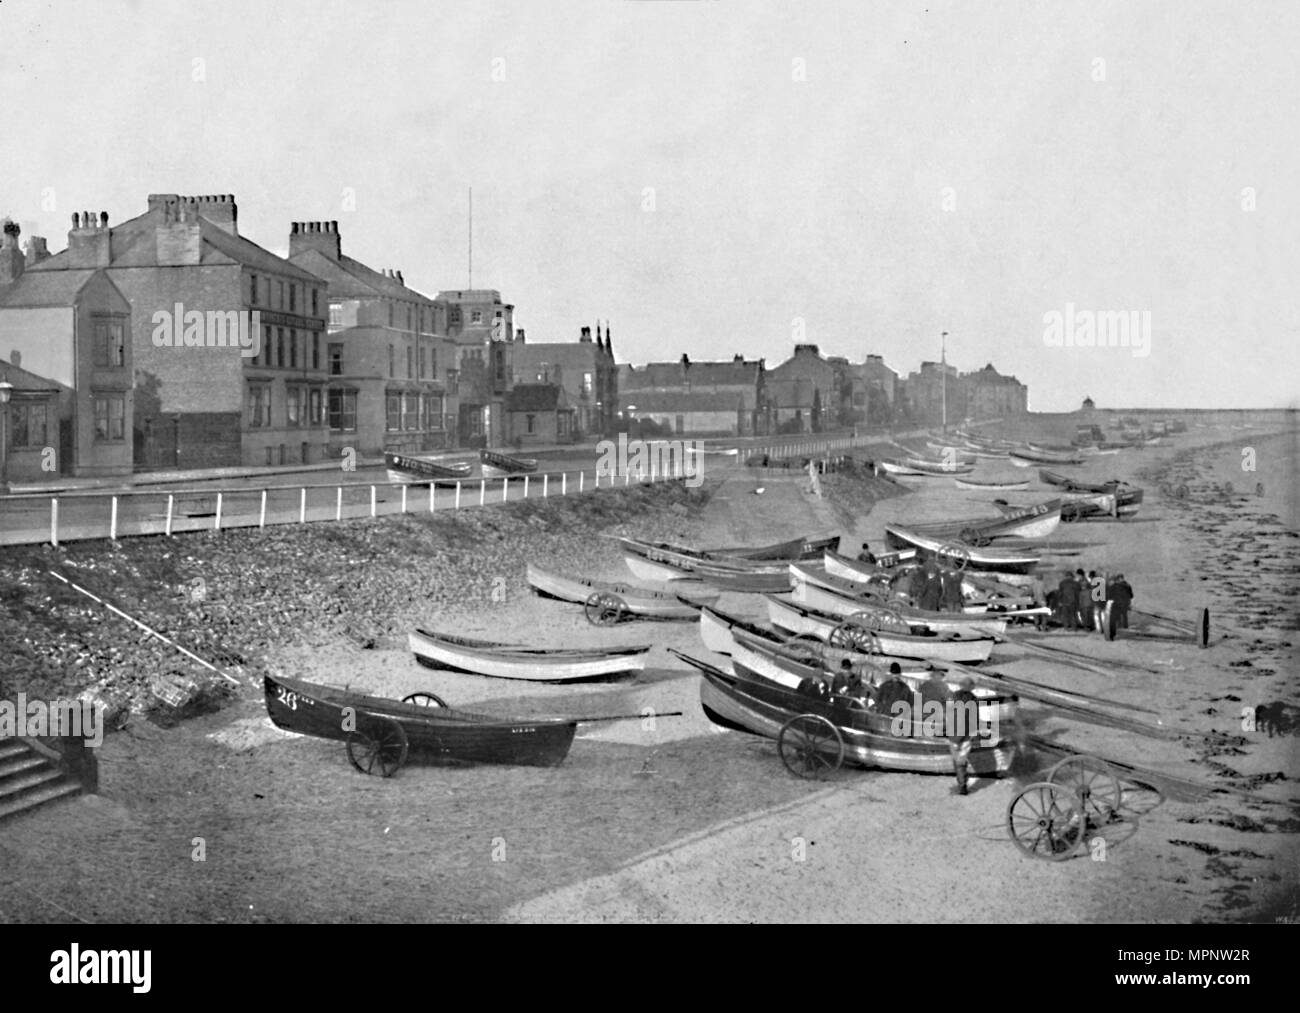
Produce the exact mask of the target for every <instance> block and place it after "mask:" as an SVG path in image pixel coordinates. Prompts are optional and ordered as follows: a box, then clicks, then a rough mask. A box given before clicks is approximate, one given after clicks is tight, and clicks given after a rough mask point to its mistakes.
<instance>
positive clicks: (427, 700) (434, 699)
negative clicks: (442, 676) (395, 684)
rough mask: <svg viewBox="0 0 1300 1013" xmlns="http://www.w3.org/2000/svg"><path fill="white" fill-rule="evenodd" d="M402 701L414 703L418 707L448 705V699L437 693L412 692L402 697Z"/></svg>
mask: <svg viewBox="0 0 1300 1013" xmlns="http://www.w3.org/2000/svg"><path fill="white" fill-rule="evenodd" d="M402 703H413V704H415V705H416V706H417V707H446V706H447V701H446V700H444V699H443V698H442V697H440V696H438V695H437V694H436V693H411V694H410V695H409V696H404V697H402Z"/></svg>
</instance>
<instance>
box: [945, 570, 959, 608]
mask: <svg viewBox="0 0 1300 1013" xmlns="http://www.w3.org/2000/svg"><path fill="white" fill-rule="evenodd" d="M941 584H942V587H943V591H942V594H941V596H940V602H941V604H942V607H943V610H944V611H945V612H960V611H961V610H962V597H961V574H960V573H958V572H957V571H956V570H954V569H952V568H951V567H949V568H948V569H945V570H944V571H943V576H942V578H941Z"/></svg>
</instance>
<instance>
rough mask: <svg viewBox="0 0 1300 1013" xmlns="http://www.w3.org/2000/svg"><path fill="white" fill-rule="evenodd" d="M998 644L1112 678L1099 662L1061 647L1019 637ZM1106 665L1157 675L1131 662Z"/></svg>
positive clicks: (1003, 640) (1153, 671)
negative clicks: (1021, 649) (1008, 645)
mask: <svg viewBox="0 0 1300 1013" xmlns="http://www.w3.org/2000/svg"><path fill="white" fill-rule="evenodd" d="M998 643H1001V644H1015V645H1016V646H1017V647H1020V648H1023V649H1024V650H1026V651H1029V652H1030V653H1031V654H1037V655H1041V656H1042V657H1044V658H1050V659H1051V660H1053V661H1057V662H1059V663H1060V664H1062V665H1070V666H1071V667H1073V668H1081V669H1083V670H1084V671H1086V672H1093V673H1095V674H1096V675H1105V676H1112V675H1114V673H1113V672H1111V671H1109V670H1108V669H1107V668H1104V667H1102V663H1101V662H1097V661H1095V660H1093V659H1091V658H1088V657H1087V656H1085V655H1082V654H1076V653H1075V652H1074V651H1067V650H1066V649H1065V648H1063V647H1048V646H1046V645H1045V644H1036V643H1033V642H1031V641H1029V640H1026V639H1025V638H1024V637H1023V636H1020V637H1003V638H1001V639H1000V640H999V641H998ZM1105 664H1106V665H1108V666H1110V668H1127V669H1130V670H1133V671H1138V672H1148V673H1150V674H1151V675H1159V674H1160V673H1159V671H1158V670H1156V669H1154V668H1148V667H1147V666H1145V665H1139V664H1137V663H1136V662H1132V661H1107V662H1105Z"/></svg>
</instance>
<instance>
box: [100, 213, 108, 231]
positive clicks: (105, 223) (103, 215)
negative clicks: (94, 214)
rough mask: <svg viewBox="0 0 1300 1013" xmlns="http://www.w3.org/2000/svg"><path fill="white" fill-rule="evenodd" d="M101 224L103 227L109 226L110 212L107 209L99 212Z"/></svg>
mask: <svg viewBox="0 0 1300 1013" xmlns="http://www.w3.org/2000/svg"><path fill="white" fill-rule="evenodd" d="M99 225H100V227H101V228H105V229H106V228H108V212H107V211H101V212H100V213H99Z"/></svg>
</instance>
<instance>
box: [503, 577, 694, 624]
mask: <svg viewBox="0 0 1300 1013" xmlns="http://www.w3.org/2000/svg"><path fill="white" fill-rule="evenodd" d="M527 573H528V583H529V585H530V586H531V587H532V588H533V590H535V591H536V592H537V593H538V594H541V595H545V596H547V597H549V598H558V599H559V600H560V601H571V602H577V603H578V604H579V605H587V604H588V603H590V602H592V599H593V598H599V597H600V596H609V597H611V598H612V599H617V601H616V602H613V601H610V600H606V601H605V602H603V603H598V604H603V605H606V606H610V607H613V606H615V605H617V607H619V608H620V609H621V610H622V611H625V612H627V614H629V615H633V616H639V617H641V618H643V619H694V618H695V617H696V615H697V614H698V613H697V609H698V608H699V606H701V605H712V604H713V603H714V602H716V601H717V600H718V595H717V594H713V593H709V592H707V591H703V589H702V588H696V589H695V590H694V591H693V592H692V593H691V595H690V597H689V598H688V597H687V595H686V592H685V591H682V592H679V593H676V594H674V593H670V592H665V591H653V590H650V589H649V588H644V587H636V586H634V585H632V584H618V583H610V582H606V581H599V580H587V579H585V578H582V577H568V576H565V575H564V574H560V573H554V572H552V571H550V570H543V569H542V568H541V567H540V566H533V565H532V564H531V563H529V564H528V570H527Z"/></svg>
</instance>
